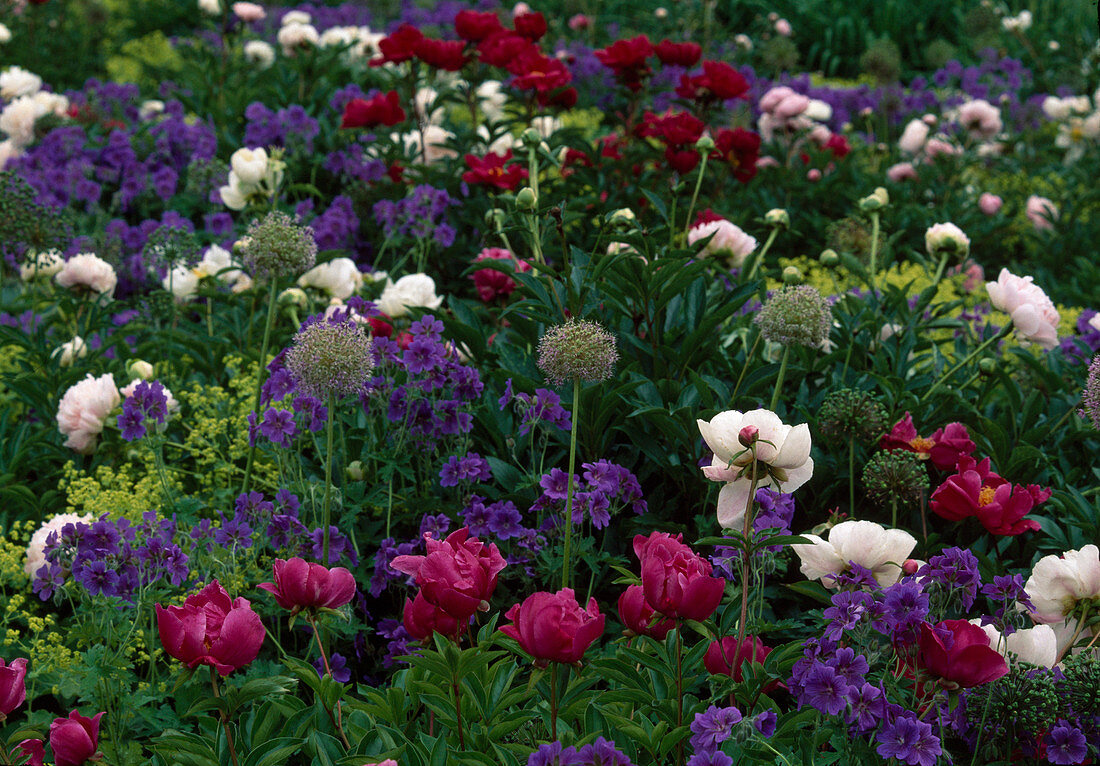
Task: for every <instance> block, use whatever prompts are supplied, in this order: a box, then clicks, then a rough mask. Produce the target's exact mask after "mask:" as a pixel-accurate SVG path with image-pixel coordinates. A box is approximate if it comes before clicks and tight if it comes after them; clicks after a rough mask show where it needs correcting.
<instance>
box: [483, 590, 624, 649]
mask: <svg viewBox="0 0 1100 766" xmlns="http://www.w3.org/2000/svg"><path fill="white" fill-rule="evenodd" d="M505 616H506V617H507V618H508V619H509V620H512V624H511V625H505V626H503V627H502V628H501V629H500V631H501V633H503V634H504V635H506V636H509V637H511V638H514V639H515V640H517V641H519V645H520V647H521V648H522V649H523V651H525V652H527V653H528V654H529V655H531V656H532V657H533V658H534V659H535V664H536V665H539V666H542V667H545V666H546V665H547V664H549V663H551V662H563V663H566V664H570V665H572V664H575V663H578V662H580V661H581V657H583V656H584V653H585V651H586V650H587V649H588V647H589V646H591V645H592V642H593V641H595V640H596V639H597V638H599V637H600V636H601V635H602V634H603V629H604V623H605V618H604V616H603V615H602V614H600V610H599V607H597V606H596V599H594V598H592V599H589V600H588V607H587V608H586V609H582V608H581V605H580V604H579V603H577V599H576V597H575V596H574V594H573V590H572V589H571V588H562V589H561V590H559V591H558V592H557V593H546V592H539V593H532V594H531V595H530V596H528V597H527V598H526V599H524V601H523V603H522V604H516V605H515V606H513V607H512V608H511V609H509V610H508V613H507V615H505Z"/></svg>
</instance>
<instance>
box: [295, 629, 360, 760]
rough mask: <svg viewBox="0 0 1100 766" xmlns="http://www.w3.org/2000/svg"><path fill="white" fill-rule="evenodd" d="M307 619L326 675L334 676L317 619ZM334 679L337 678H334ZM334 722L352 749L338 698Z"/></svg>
mask: <svg viewBox="0 0 1100 766" xmlns="http://www.w3.org/2000/svg"><path fill="white" fill-rule="evenodd" d="M306 620H307V621H308V622H309V624H310V627H312V628H313V637H314V638H315V639H317V651H318V652H320V654H321V663H322V664H323V665H324V666H325V675H327V676H328V677H329V678H332V667H331V666H330V665H329V662H328V655H327V654H325V646H324V644H322V643H321V631H320V629H319V628H318V627H317V620H316V618H315V617H313V615H309V616H307V617H306ZM333 680H336V679H334V678H333ZM329 715H330V716H331V715H333V711H331V710H330V711H329ZM332 722H333V723H334V724H336V731H337V732H338V733H339V734H340V739H341V740H342V741H343V743H344V747H345V748H347V749H349V750H350V749H351V743H349V742H348V738H347V735H345V734H344V716H343V710H342V709H341V707H340V700H336V714H335V718H333V720H332Z"/></svg>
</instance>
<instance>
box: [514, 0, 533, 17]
mask: <svg viewBox="0 0 1100 766" xmlns="http://www.w3.org/2000/svg"><path fill="white" fill-rule="evenodd" d="M528 13H531V6H529V5H528V4H527V3H524V2H519V3H516V4H515V6H514V7H513V8H512V18H513V19H514V18H515V17H516V16H525V15H526V14H528Z"/></svg>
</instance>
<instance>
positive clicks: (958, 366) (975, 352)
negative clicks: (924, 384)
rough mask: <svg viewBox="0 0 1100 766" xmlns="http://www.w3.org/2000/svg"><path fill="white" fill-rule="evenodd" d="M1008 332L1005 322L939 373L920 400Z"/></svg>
mask: <svg viewBox="0 0 1100 766" xmlns="http://www.w3.org/2000/svg"><path fill="white" fill-rule="evenodd" d="M1010 332H1012V325H1011V324H1006V325H1005V326H1004V327H1002V328H1001V329H1000V331H999V332H998V333H997V334H996V335H994V336H993V337H991V338H988V339H986V340H985V341H984V342H983V343H982V344H981V345H980V346H978V347H977V348H976V349H974V350H973V351H971V352H970V353H969V354H968V355H967V357H966V359H963V360H962V361H961V362H959V363H958V364H956V365H955V366H954V367H952V368H951V369H950V370H948V371H947V372H945V373H944V374H943V375H940V376H939V378H937V379H936V382H935V383H933V384H932V387H931V388H930V389H928V390H927V391H925V392H924V395H923V396H921V398H920V401H922V402H923V401H924V400H925V399H927V398H928V397H929V396H931V395H932V394H933V392H935V390H936V389H937V388H939V387H940V384H941V383H943V382H944V381H945V380H947V379H949V378H950V377H951V376H952V375H954V374H955V373H956V372H958V371H959V370H960V369H962V368H963V367H965V366H966V365H967V364H969V363H970V361H971V360H972V359H973V358H974V357H976V356H977V355H978V354H980V353H982V352H983V351H985V350H986V349H987V348H989V347H990V346H991V345H993V344H994V343H996V342H997V341H999V340H1001V339H1002V338H1004V337H1007V335H1008V334H1009V333H1010Z"/></svg>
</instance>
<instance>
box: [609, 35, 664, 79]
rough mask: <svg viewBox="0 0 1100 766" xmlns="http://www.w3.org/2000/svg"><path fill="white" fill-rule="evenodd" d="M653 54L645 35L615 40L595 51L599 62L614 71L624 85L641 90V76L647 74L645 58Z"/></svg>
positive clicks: (647, 67)
mask: <svg viewBox="0 0 1100 766" xmlns="http://www.w3.org/2000/svg"><path fill="white" fill-rule="evenodd" d="M652 55H653V44H652V43H651V42H649V38H648V37H646V36H645V35H638V36H637V37H632V38H631V39H629V40H616V41H615V42H613V43H612V44H611V45H609V46H607V47H606V48H602V49H600V50H598V51H596V58H597V59H599V61H600V63H601V64H603V65H604V66H605V67H607V68H608V69H610V70H612V71H613V72H614V73H615V77H617V78H618V80H619V82H621V83H622V84H623V85H625V86H626V87H628V88H630V89H631V90H635V91H636V90H641V88H642V78H644V77H645V76H646V75H648V74H649V72H650V69H649V65H648V64H646V59H648V58H649V57H650V56H652Z"/></svg>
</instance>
